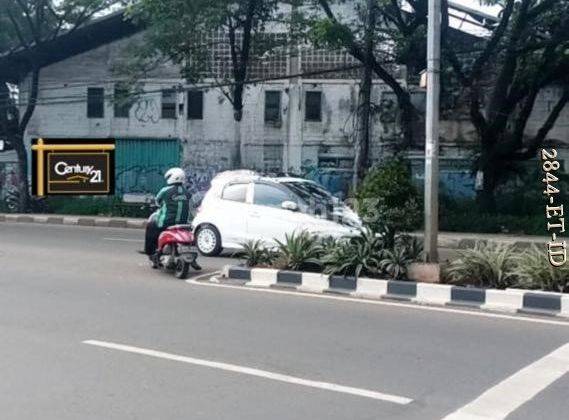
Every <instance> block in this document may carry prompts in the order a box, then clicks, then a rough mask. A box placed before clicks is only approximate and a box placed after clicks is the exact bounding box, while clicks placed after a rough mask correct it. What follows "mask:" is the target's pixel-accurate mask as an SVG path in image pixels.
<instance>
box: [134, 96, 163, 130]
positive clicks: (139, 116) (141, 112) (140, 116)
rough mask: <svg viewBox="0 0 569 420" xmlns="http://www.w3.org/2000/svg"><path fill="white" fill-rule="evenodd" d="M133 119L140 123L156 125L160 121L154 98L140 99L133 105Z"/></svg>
mask: <svg viewBox="0 0 569 420" xmlns="http://www.w3.org/2000/svg"><path fill="white" fill-rule="evenodd" d="M134 118H136V120H137V121H139V122H141V123H152V124H157V123H158V121H160V115H159V113H158V106H157V105H156V101H155V99H154V98H140V99H138V100H137V101H136V102H135V103H134Z"/></svg>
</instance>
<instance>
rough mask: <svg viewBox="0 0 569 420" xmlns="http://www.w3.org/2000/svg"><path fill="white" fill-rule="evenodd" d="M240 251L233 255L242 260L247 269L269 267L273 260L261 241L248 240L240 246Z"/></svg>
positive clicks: (272, 256) (272, 254)
mask: <svg viewBox="0 0 569 420" xmlns="http://www.w3.org/2000/svg"><path fill="white" fill-rule="evenodd" d="M241 246H242V249H241V250H240V251H238V252H236V253H235V254H234V256H236V257H238V258H243V259H244V260H245V264H246V265H247V267H257V266H262V265H270V264H271V263H272V262H273V260H274V259H275V255H274V253H273V252H272V251H271V250H270V249H268V248H267V247H266V246H265V244H264V242H263V241H261V240H250V241H247V242H243V243H242V244H241Z"/></svg>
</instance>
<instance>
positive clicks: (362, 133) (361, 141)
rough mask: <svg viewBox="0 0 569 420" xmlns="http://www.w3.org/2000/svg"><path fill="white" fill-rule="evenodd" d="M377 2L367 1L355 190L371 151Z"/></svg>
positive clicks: (373, 0)
mask: <svg viewBox="0 0 569 420" xmlns="http://www.w3.org/2000/svg"><path fill="white" fill-rule="evenodd" d="M375 2H376V0H367V17H366V22H365V25H366V26H365V50H366V56H365V60H366V62H365V66H364V70H363V78H362V84H361V91H360V100H361V102H360V103H359V104H358V106H359V107H361V109H359V110H358V117H359V121H358V128H359V130H358V131H357V132H356V148H355V156H354V177H353V186H354V189H355V188H356V187H357V186H358V185H359V184H360V182H361V181H362V180H363V178H364V176H365V174H366V171H367V168H368V167H369V150H370V147H369V145H370V131H371V130H370V125H371V123H370V116H371V109H370V108H371V88H372V72H371V62H372V56H373V32H374V28H375Z"/></svg>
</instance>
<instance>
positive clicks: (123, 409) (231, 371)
mask: <svg viewBox="0 0 569 420" xmlns="http://www.w3.org/2000/svg"><path fill="white" fill-rule="evenodd" d="M141 237H142V231H138V230H127V229H106V228H82V227H76V226H56V225H38V224H35V225H33V224H19V223H17V224H16V223H0V266H1V272H0V337H1V338H0V377H1V378H2V380H1V381H0V413H2V414H1V415H0V417H1V418H2V419H3V420H8V419H10V420H11V419H18V420H21V419H40V418H41V419H54V420H55V419H57V420H63V419H121V420H122V419H182V418H183V419H247V420H253V419H259V420H266V419H341V420H346V419H350V420H352V419H421V420H424V419H441V418H445V417H446V416H448V418H449V419H473V418H475V417H472V413H477V414H478V417H476V418H479V419H483V418H505V417H506V416H508V417H507V418H508V419H516V420H520V419H566V418H567V413H568V412H569V398H567V395H568V393H569V374H567V370H568V369H569V346H568V345H567V343H569V324H565V323H562V322H555V321H553V320H551V319H544V318H514V319H510V318H501V317H494V316H492V315H488V316H486V315H484V314H482V315H481V314H480V313H476V312H473V313H469V312H467V313H463V312H459V311H454V310H453V309H450V308H449V309H448V310H430V309H428V308H424V307H420V306H412V305H405V304H389V303H386V304H382V303H380V304H369V303H362V302H353V301H348V300H342V299H331V298H330V299H326V298H322V297H312V296H306V295H293V294H286V293H279V292H278V291H276V292H275V291H273V292H272V293H271V292H259V291H255V290H250V289H244V288H230V287H222V286H207V285H196V284H188V283H186V282H183V281H179V280H176V279H175V278H174V277H173V276H168V275H165V274H162V273H159V272H156V271H153V270H151V269H150V268H149V267H148V266H147V264H146V261H145V259H144V257H143V256H141V255H138V254H136V253H135V252H134V250H135V249H137V248H140V246H141V242H140V240H141ZM228 261H231V260H229V259H227V258H218V259H205V258H203V259H202V260H201V263H202V265H203V266H204V271H205V272H209V271H215V270H217V269H219V268H220V267H221V266H222V265H224V264H226V263H227V262H228ZM452 413H454V414H452Z"/></svg>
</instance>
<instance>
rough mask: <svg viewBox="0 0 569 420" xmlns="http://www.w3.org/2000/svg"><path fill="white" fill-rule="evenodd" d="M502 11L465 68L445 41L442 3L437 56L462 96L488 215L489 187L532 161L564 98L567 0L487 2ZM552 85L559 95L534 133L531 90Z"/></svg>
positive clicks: (568, 57) (568, 95)
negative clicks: (530, 128)
mask: <svg viewBox="0 0 569 420" xmlns="http://www.w3.org/2000/svg"><path fill="white" fill-rule="evenodd" d="M492 3H495V4H499V5H501V6H502V11H501V13H500V14H499V18H498V20H497V22H496V24H495V25H493V26H491V27H489V28H488V31H489V35H488V36H487V37H485V38H484V39H482V40H481V41H480V42H479V45H477V46H476V49H477V50H478V51H477V52H476V51H475V52H473V53H472V54H469V55H468V57H466V58H473V63H472V64H470V63H467V62H466V60H463V58H465V57H463V56H461V55H460V54H458V53H457V52H456V48H455V46H454V45H453V44H452V43H451V42H448V40H449V39H448V37H445V36H444V35H445V33H447V32H448V25H449V18H448V4H447V2H446V0H443V43H444V45H443V54H444V56H445V58H446V60H447V62H448V63H449V66H451V68H452V71H453V74H454V76H455V78H456V79H457V80H458V82H459V83H460V86H461V87H462V89H463V90H464V92H465V97H466V102H467V106H468V112H469V115H470V120H471V121H472V124H473V125H474V127H475V129H476V133H477V139H478V144H479V153H478V156H477V158H476V160H475V169H476V170H477V171H480V172H481V173H482V174H483V185H482V190H481V191H480V192H479V196H478V199H479V202H480V204H481V206H482V208H483V209H485V210H487V211H494V210H495V190H496V188H497V187H498V186H499V185H500V184H501V183H503V182H504V181H505V180H507V177H508V174H509V173H510V171H511V170H513V169H514V168H515V166H516V163H517V162H520V161H522V160H527V159H530V158H533V157H535V156H536V153H537V150H538V148H540V147H541V146H542V145H543V144H544V141H545V140H546V139H547V136H548V134H549V132H550V130H551V129H552V128H553V126H554V125H555V122H556V120H557V118H558V117H559V115H560V113H561V111H562V110H563V108H564V107H565V105H566V104H567V102H568V101H569V31H568V30H567V28H568V27H569V2H567V1H558V0H520V1H515V0H495V1H492ZM552 85H553V86H559V87H560V90H561V95H560V97H559V98H558V100H557V101H556V103H555V104H554V105H553V106H552V107H551V109H550V110H549V111H548V115H547V117H546V118H545V119H544V120H543V122H542V124H541V127H540V128H539V129H538V130H537V132H536V133H535V134H534V135H531V136H530V135H528V134H527V130H526V129H527V124H528V120H529V118H530V116H531V114H532V111H533V109H534V106H535V104H536V99H537V97H538V95H539V93H540V92H541V91H542V90H543V89H544V88H545V87H546V86H552Z"/></svg>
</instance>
